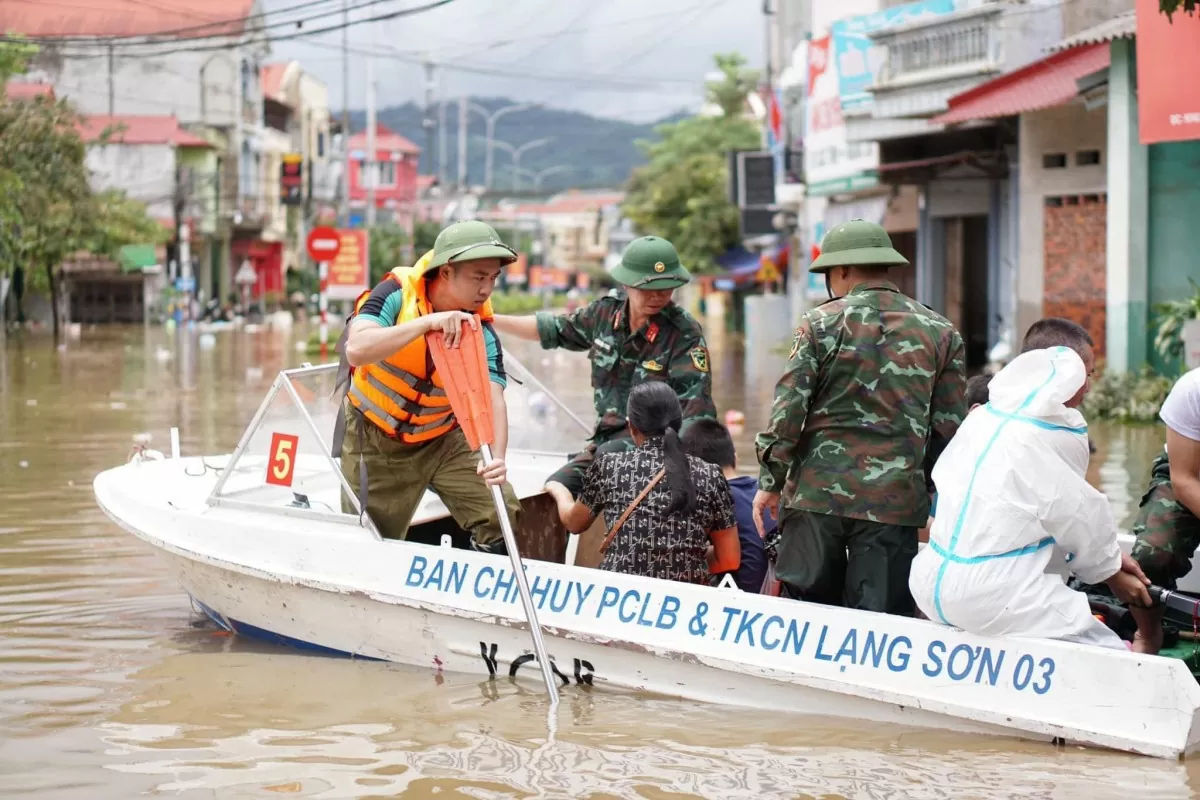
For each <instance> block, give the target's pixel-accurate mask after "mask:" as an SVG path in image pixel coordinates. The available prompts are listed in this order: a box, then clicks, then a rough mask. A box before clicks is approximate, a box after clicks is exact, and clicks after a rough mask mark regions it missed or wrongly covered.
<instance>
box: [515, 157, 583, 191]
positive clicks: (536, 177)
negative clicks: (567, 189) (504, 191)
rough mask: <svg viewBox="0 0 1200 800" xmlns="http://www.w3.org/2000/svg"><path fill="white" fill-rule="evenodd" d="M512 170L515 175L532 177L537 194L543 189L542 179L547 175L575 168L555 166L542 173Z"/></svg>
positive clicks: (523, 169) (522, 168)
mask: <svg viewBox="0 0 1200 800" xmlns="http://www.w3.org/2000/svg"><path fill="white" fill-rule="evenodd" d="M510 169H512V171H513V172H515V173H519V174H521V175H528V176H530V178H531V179H532V180H533V190H534V191H535V192H536V191H537V190H538V189H541V188H542V179H543V178H545V177H546V176H547V175H553V174H554V173H556V172H568V171H570V170H573V169H575V168H574V167H573V166H571V165H570V164H555V165H554V166H553V167H546V168H545V169H544V170H542V171H541V172H534V171H533V170H531V169H526V168H525V167H510Z"/></svg>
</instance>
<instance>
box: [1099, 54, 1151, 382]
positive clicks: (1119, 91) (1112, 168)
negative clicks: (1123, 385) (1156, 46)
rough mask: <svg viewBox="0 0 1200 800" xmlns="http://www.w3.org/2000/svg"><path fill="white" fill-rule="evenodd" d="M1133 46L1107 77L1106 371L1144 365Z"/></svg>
mask: <svg viewBox="0 0 1200 800" xmlns="http://www.w3.org/2000/svg"><path fill="white" fill-rule="evenodd" d="M1136 64H1137V60H1136V55H1135V49H1134V42H1133V41H1132V40H1128V39H1118V40H1116V41H1114V42H1113V43H1112V65H1111V66H1110V67H1109V71H1108V242H1107V251H1108V253H1107V255H1108V268H1107V281H1108V303H1107V312H1108V313H1107V321H1106V333H1107V337H1108V347H1107V349H1108V366H1109V369H1112V370H1114V371H1117V372H1124V371H1126V370H1137V369H1140V368H1141V367H1142V365H1143V364H1145V363H1146V352H1147V344H1148V338H1149V332H1148V331H1147V329H1146V326H1147V324H1148V322H1149V316H1148V314H1149V311H1148V283H1149V281H1148V272H1147V267H1148V257H1147V256H1148V244H1147V242H1148V226H1149V213H1148V209H1149V205H1148V204H1149V197H1148V196H1149V183H1148V164H1147V149H1146V147H1145V146H1143V145H1142V144H1141V143H1140V142H1139V141H1138V121H1137V120H1138V106H1137V91H1136V90H1137V76H1136V73H1135V67H1136Z"/></svg>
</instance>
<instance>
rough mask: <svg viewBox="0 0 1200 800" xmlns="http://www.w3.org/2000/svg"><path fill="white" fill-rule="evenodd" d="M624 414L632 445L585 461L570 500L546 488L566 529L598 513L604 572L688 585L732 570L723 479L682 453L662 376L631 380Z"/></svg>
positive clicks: (732, 521) (733, 523)
mask: <svg viewBox="0 0 1200 800" xmlns="http://www.w3.org/2000/svg"><path fill="white" fill-rule="evenodd" d="M626 416H627V418H628V420H629V422H628V425H629V433H630V439H631V441H632V442H633V444H634V447H633V449H631V450H623V451H618V452H605V453H601V454H599V455H598V456H597V457H596V458H595V459H593V460H592V462H591V464H590V465H589V466H588V469H587V472H586V473H585V474H584V476H583V487H582V489H581V491H580V493H579V498H578V499H575V498H573V497H572V495H571V493H570V492H569V491H568V490H567V489H566V487H564V486H563V485H562V484H555V483H551V484H549V485H548V486H547V487H546V490H547V492H548V493H549V494H550V496H551V497H553V498H554V500H555V501H556V502H557V503H558V508H559V514H560V516H561V517H562V519H563V520H564V521H565V524H566V527H567V530H569V531H571V532H572V533H581V532H582V531H585V530H587V529H588V527H590V526H591V524H592V522H593V521H594V520H595V519H596V517H597V516H598V515H600V514H603V515H604V522H605V527H606V528H608V530H609V533H610V536H611V541H610V542H609V545H608V548H607V550H605V551H604V553H603V559H602V560H601V562H600V568H601V569H606V570H610V571H612V572H622V573H625V574H627V575H640V576H642V577H646V578H660V579H662V580H670V581H680V582H682V583H696V584H708V583H710V581H711V577H712V576H713V575H716V574H721V573H725V572H735V571H736V570H737V569H738V567H739V566H740V559H741V555H740V548H739V544H738V531H737V520H736V518H735V516H734V511H733V498H732V496H731V495H730V489H729V484H728V483H727V482H726V481H725V476H724V475H722V474H721V469H720V468H719V467H718V466H716V465H715V464H710V463H707V462H705V461H702V460H701V459H699V458H696V457H695V456H689V455H687V454H686V452H685V451H684V449H683V445H682V443H681V442H680V440H679V429H680V427H681V426H682V424H683V409H682V408H681V407H680V405H679V398H678V397H676V396H675V392H674V391H673V390H672V389H671V387H670V386H668V385H667V384H666V383H664V382H662V381H649V382H646V383H641V384H638V385H637V386H635V387H634V388H633V391H631V392H630V393H629V403H628V405H627V407H626ZM639 498H640V499H639ZM622 519H624V521H623V522H621V521H622ZM618 523H620V527H618V528H617V529H616V533H615V534H613V533H612V531H613V528H614V526H617V525H618Z"/></svg>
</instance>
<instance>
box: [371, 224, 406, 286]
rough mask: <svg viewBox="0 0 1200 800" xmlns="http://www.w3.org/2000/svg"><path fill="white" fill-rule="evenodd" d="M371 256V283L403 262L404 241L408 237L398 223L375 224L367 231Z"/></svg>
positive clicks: (403, 264) (400, 265)
mask: <svg viewBox="0 0 1200 800" xmlns="http://www.w3.org/2000/svg"><path fill="white" fill-rule="evenodd" d="M367 239H368V240H369V241H370V245H369V246H370V253H371V255H370V258H371V285H372V286H374V285H375V284H377V283H379V281H381V280H383V276H384V275H386V274H387V273H388V271H389V270H391V269H393V268H395V267H403V266H407V265H406V264H405V263H404V243H405V241H407V239H408V237H407V236H406V235H405V233H404V229H403V228H401V227H400V226H399V225H394V224H392V223H386V224H383V225H376V226H374V227H373V228H371V229H370V231H369V232H368V236H367Z"/></svg>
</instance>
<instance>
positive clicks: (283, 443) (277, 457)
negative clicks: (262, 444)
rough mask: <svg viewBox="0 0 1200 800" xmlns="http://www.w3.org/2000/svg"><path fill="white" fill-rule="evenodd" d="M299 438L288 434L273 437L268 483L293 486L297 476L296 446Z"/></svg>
mask: <svg viewBox="0 0 1200 800" xmlns="http://www.w3.org/2000/svg"><path fill="white" fill-rule="evenodd" d="M299 442H300V437H299V436H293V435H291V434H288V433H275V434H272V435H271V458H270V460H268V461H267V483H270V484H273V485H275V486H291V485H292V476H293V475H295V474H296V445H297V444H298V443H299Z"/></svg>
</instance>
